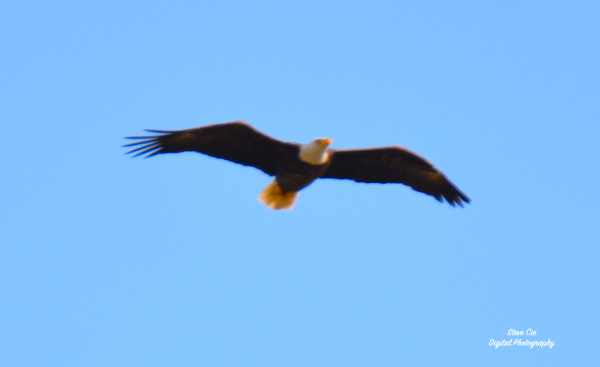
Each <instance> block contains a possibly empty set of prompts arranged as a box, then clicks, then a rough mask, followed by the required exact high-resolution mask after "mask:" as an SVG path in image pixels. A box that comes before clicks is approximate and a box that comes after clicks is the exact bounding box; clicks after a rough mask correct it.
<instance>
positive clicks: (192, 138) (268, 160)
mask: <svg viewBox="0 0 600 367" xmlns="http://www.w3.org/2000/svg"><path fill="white" fill-rule="evenodd" d="M146 131H148V132H151V133H157V134H159V135H154V136H129V137H127V139H139V141H136V142H134V143H130V144H126V145H124V147H135V148H134V149H132V150H130V151H128V152H127V153H135V155H134V157H137V156H138V155H143V154H148V155H147V156H146V158H147V157H152V156H153V155H156V154H162V153H179V152H186V151H194V152H198V153H202V154H206V155H209V156H211V157H216V158H221V159H226V160H228V161H231V162H235V163H239V164H243V165H244V166H252V167H256V168H258V169H259V170H261V171H263V172H265V173H266V174H268V175H270V176H274V175H275V174H276V173H277V171H278V169H279V167H280V165H281V164H282V163H284V162H286V161H287V160H288V159H291V158H292V157H294V156H295V155H296V156H297V155H298V154H299V149H300V148H299V146H298V144H295V143H287V142H284V141H281V140H277V139H274V138H272V137H270V136H268V135H266V134H263V133H262V132H260V131H258V130H256V129H255V128H253V127H252V126H251V125H250V124H248V123H247V122H244V121H234V122H226V123H222V124H214V125H207V126H202V127H198V128H194V129H187V130H178V131H163V130H146Z"/></svg>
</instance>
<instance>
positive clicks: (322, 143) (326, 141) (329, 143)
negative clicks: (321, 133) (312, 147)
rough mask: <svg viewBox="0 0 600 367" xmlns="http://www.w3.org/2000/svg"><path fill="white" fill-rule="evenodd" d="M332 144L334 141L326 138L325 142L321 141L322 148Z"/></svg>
mask: <svg viewBox="0 0 600 367" xmlns="http://www.w3.org/2000/svg"><path fill="white" fill-rule="evenodd" d="M331 143H333V140H331V139H329V138H325V139H323V140H321V142H320V143H319V145H320V146H322V147H326V146H329V145H331Z"/></svg>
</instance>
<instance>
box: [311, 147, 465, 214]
mask: <svg viewBox="0 0 600 367" xmlns="http://www.w3.org/2000/svg"><path fill="white" fill-rule="evenodd" d="M330 154H332V157H331V163H330V164H329V167H328V169H327V171H325V173H324V174H323V175H322V176H321V178H337V179H348V180H354V181H357V182H368V183H401V184H404V185H407V186H410V187H411V188H413V190H416V191H419V192H422V193H425V194H428V195H431V196H433V197H435V198H436V199H437V200H438V201H443V200H444V199H445V200H446V201H447V202H448V203H449V204H450V205H452V206H454V205H455V204H458V205H460V206H463V203H468V202H470V201H471V199H469V197H468V196H467V195H465V194H464V193H463V192H461V191H460V190H459V189H458V188H457V187H456V186H454V184H453V183H452V182H450V180H448V178H447V177H446V176H445V175H444V174H443V173H442V171H440V170H439V169H437V168H436V167H435V166H434V165H433V164H432V163H431V162H429V161H428V160H427V159H425V158H424V157H422V156H420V155H418V154H417V153H415V152H413V151H411V150H409V149H407V148H404V147H400V146H393V147H381V148H368V149H348V150H333V149H332V150H331V151H330Z"/></svg>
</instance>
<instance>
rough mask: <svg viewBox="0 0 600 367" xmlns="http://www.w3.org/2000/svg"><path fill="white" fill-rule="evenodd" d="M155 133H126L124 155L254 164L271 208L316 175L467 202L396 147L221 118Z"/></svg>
mask: <svg viewBox="0 0 600 367" xmlns="http://www.w3.org/2000/svg"><path fill="white" fill-rule="evenodd" d="M146 131H147V132H150V133H154V134H157V135H153V136H129V137H127V139H135V140H138V141H136V142H133V143H130V144H126V145H124V147H133V149H132V150H130V151H128V152H127V153H135V154H134V155H133V157H137V156H139V155H143V154H147V155H146V158H148V157H152V156H154V155H157V154H162V153H179V152H186V151H194V152H199V153H202V154H206V155H209V156H211V157H215V158H221V159H226V160H228V161H231V162H235V163H239V164H242V165H244V166H252V167H256V168H258V169H259V170H261V171H263V172H264V173H266V174H267V175H269V176H275V180H274V181H273V182H272V183H271V184H269V185H268V186H267V187H266V188H265V189H264V190H263V191H262V192H261V194H260V195H259V196H258V198H259V200H260V201H262V202H263V203H264V204H265V205H266V206H267V207H269V208H271V209H276V210H280V209H291V208H292V207H293V206H294V203H295V202H296V199H297V197H298V192H299V191H300V190H302V189H303V188H305V187H307V186H308V185H310V184H311V183H312V182H313V181H315V180H316V179H317V178H337V179H348V180H354V181H357V182H367V183H401V184H404V185H408V186H410V187H412V188H413V190H416V191H420V192H423V193H425V194H428V195H431V196H433V197H434V198H436V199H437V200H438V201H440V202H443V200H444V199H445V200H446V201H447V202H448V203H449V204H450V205H452V206H455V204H458V205H460V206H463V203H468V202H470V201H471V200H470V199H469V198H468V197H467V195H465V194H464V193H462V192H461V191H460V190H459V189H458V188H457V187H456V186H454V185H453V184H452V182H450V180H448V179H447V178H446V176H445V175H444V174H443V173H442V172H441V171H440V170H439V169H437V168H436V167H435V166H434V165H433V164H431V163H430V162H429V161H428V160H427V159H425V158H423V157H421V156H420V155H418V154H416V153H415V152H413V151H411V150H409V149H406V148H404V147H400V146H390V147H379V148H366V149H343V150H337V149H329V148H328V147H329V145H331V143H332V140H331V139H329V138H317V139H315V140H313V141H311V142H310V143H308V144H305V145H302V144H298V143H289V142H285V141H281V140H277V139H275V138H272V137H270V136H268V135H266V134H264V133H262V132H260V131H258V130H256V129H255V128H254V127H252V126H251V125H250V124H249V123H247V122H245V121H234V122H226V123H220V124H214V125H207V126H201V127H197V128H193V129H187V130H177V131H165V130H146Z"/></svg>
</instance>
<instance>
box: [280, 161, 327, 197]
mask: <svg viewBox="0 0 600 367" xmlns="http://www.w3.org/2000/svg"><path fill="white" fill-rule="evenodd" d="M327 167H329V162H325V163H323V164H311V163H307V162H304V161H303V160H301V159H300V158H297V159H295V160H291V162H290V164H289V165H288V166H286V167H282V169H281V171H280V172H279V173H277V175H276V176H275V181H276V182H277V183H278V184H279V186H280V187H281V189H282V190H283V191H284V192H289V191H300V190H302V189H303V188H305V187H306V186H308V185H310V184H311V183H313V182H314V181H315V180H316V179H317V178H319V177H321V176H323V173H325V171H327Z"/></svg>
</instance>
